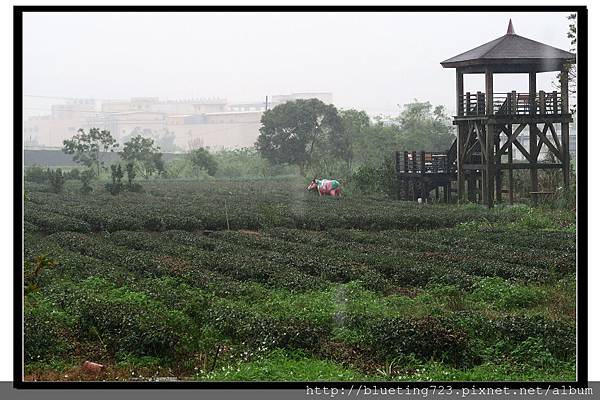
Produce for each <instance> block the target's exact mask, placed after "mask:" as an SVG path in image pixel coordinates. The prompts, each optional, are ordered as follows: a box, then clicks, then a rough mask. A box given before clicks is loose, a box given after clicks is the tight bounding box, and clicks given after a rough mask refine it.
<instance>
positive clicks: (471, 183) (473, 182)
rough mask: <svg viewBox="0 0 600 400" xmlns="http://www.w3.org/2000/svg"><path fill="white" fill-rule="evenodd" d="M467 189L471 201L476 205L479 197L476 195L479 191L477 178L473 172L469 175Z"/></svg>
mask: <svg viewBox="0 0 600 400" xmlns="http://www.w3.org/2000/svg"><path fill="white" fill-rule="evenodd" d="M467 188H468V189H467V191H468V199H469V201H471V202H473V203H475V202H476V201H477V195H476V193H475V192H476V191H477V176H476V175H475V173H473V172H471V173H469V175H468V179H467Z"/></svg>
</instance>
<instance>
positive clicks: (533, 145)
mask: <svg viewBox="0 0 600 400" xmlns="http://www.w3.org/2000/svg"><path fill="white" fill-rule="evenodd" d="M536 83H537V82H536V73H535V72H530V73H529V114H530V115H535V114H536V112H535V111H536V102H535V98H536ZM534 129H537V123H531V124H529V154H530V157H528V159H529V162H531V163H532V164H535V163H537V154H536V152H537V137H538V135H537V134H536V132H535V131H534ZM529 177H530V180H531V192H537V191H538V172H537V169H535V168H531V169H530V170H529ZM532 200H533V204H534V205H536V204H537V196H536V195H533V196H532Z"/></svg>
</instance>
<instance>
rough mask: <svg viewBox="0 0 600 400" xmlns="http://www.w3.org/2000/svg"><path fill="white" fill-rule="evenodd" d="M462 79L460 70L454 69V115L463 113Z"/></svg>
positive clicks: (463, 87)
mask: <svg viewBox="0 0 600 400" xmlns="http://www.w3.org/2000/svg"><path fill="white" fill-rule="evenodd" d="M464 91H465V85H464V79H463V73H462V71H460V70H458V69H456V115H465V113H464V103H463V98H464Z"/></svg>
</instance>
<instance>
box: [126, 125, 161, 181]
mask: <svg viewBox="0 0 600 400" xmlns="http://www.w3.org/2000/svg"><path fill="white" fill-rule="evenodd" d="M119 155H120V156H121V159H122V160H123V161H126V162H129V163H134V164H135V166H136V168H137V170H138V171H139V172H140V173H141V174H142V175H143V176H144V177H145V178H146V179H148V178H149V177H150V176H152V174H154V173H155V172H159V173H160V172H162V171H163V170H164V162H163V159H162V153H161V152H160V147H158V146H156V145H155V144H154V139H152V138H146V137H143V136H142V135H137V136H134V137H133V138H131V139H130V140H129V141H128V142H127V143H125V145H124V146H123V150H122V151H121V152H119Z"/></svg>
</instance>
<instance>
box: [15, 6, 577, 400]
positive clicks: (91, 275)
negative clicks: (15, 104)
mask: <svg viewBox="0 0 600 400" xmlns="http://www.w3.org/2000/svg"><path fill="white" fill-rule="evenodd" d="M16 10H17V11H16V13H17V14H18V13H21V12H22V13H23V42H22V47H23V81H22V86H23V93H24V96H23V103H24V105H23V110H22V111H23V116H22V117H23V118H22V122H23V130H22V132H17V134H19V133H22V135H23V136H22V140H23V155H24V166H23V182H24V183H23V186H24V191H23V204H24V209H23V216H24V218H23V249H24V252H23V277H22V278H23V282H22V285H23V304H24V307H23V326H24V328H23V329H24V336H23V338H24V339H23V340H24V346H23V360H24V369H23V372H24V374H23V379H24V380H25V381H27V382H35V381H150V382H154V381H162V382H164V381H168V382H173V383H174V384H175V385H176V384H177V383H176V382H181V381H188V382H189V381H195V382H207V381H213V382H214V381H218V382H221V381H231V382H272V381H278V382H316V381H329V382H342V381H344V382H366V381H370V382H424V381H427V382H436V381H440V382H441V381H450V382H457V381H459V382H463V381H469V382H473V381H475V382H477V381H481V382H504V381H513V382H521V381H527V382H532V381H534V382H540V381H550V382H567V381H569V382H571V381H575V380H576V379H577V378H579V375H578V374H579V372H580V370H579V369H578V367H579V365H578V362H579V359H578V353H577V352H576V336H577V335H576V334H577V331H576V327H577V323H578V321H579V320H578V318H579V317H580V316H579V315H578V310H577V308H576V298H577V297H576V296H577V295H580V294H581V293H580V292H578V290H579V282H578V278H577V276H578V275H577V273H581V272H582V271H584V270H583V268H586V266H585V265H578V264H577V258H576V255H577V251H578V247H577V245H578V243H577V241H576V237H577V207H578V202H577V201H578V182H577V173H578V168H577V134H576V132H577V130H576V119H577V115H578V114H580V113H581V112H583V113H584V117H585V115H586V114H585V113H586V111H587V110H585V109H580V108H579V107H578V104H577V101H576V99H577V94H578V91H577V71H578V70H577V62H578V56H579V54H578V49H577V45H578V34H580V32H578V18H580V16H581V13H582V12H585V9H583V8H578V10H579V11H578V12H569V13H550V12H538V13H520V12H512V13H491V12H490V13H485V12H481V13H466V12H447V13H426V12H410V13H409V12H387V13H382V12H327V13H316V12H302V13H301V12H289V13H285V12H268V13H261V12H247V13H241V12H231V13H224V12H218V13H215V12H213V13H205V12H189V13H180V12H172V13H166V12H165V13H163V12H154V13H153V12H130V13H118V12H105V13H102V12H89V13H87V12H84V13H69V12H56V13H53V12H52V13H50V12H36V8H35V7H33V8H29V9H27V8H26V9H25V11H23V10H21V9H18V8H16ZM579 21H580V22H581V21H582V20H581V19H579ZM17 26H18V25H17ZM579 43H581V42H579ZM582 71H583V73H585V72H586V71H587V70H586V69H583V70H582ZM17 76H18V75H17ZM580 78H581V79H584V81H585V79H586V76H585V75H584V76H583V77H580ZM20 83H21V82H19V81H17V82H16V85H15V87H16V88H17V89H18V88H19V84H20ZM585 167H586V166H579V168H585ZM578 268H579V269H578ZM579 276H581V275H579ZM238 384H239V383H238ZM398 385H400V384H399V383H398ZM356 386H358V384H357V385H356ZM363 387H364V386H363ZM310 390H312V389H310ZM308 394H319V393H318V392H314V391H313V392H312V393H311V392H310V391H309V389H307V395H308Z"/></svg>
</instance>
